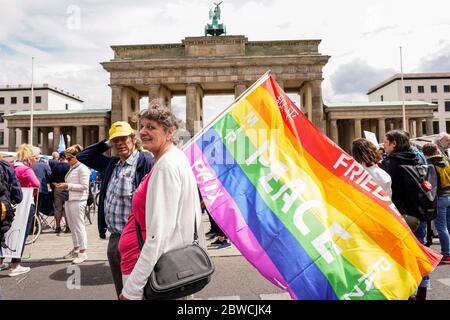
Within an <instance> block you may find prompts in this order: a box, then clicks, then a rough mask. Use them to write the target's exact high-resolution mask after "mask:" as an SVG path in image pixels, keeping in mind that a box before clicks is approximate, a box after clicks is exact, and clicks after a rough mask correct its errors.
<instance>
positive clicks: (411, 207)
mask: <svg viewBox="0 0 450 320" xmlns="http://www.w3.org/2000/svg"><path fill="white" fill-rule="evenodd" d="M399 170H401V179H402V186H403V191H402V192H405V194H406V195H407V197H406V198H407V199H408V201H406V202H405V203H403V210H404V213H407V214H408V215H411V216H413V217H416V218H417V219H419V220H420V221H431V220H433V219H435V218H436V216H437V189H438V177H437V174H436V170H435V168H434V166H433V165H400V169H399Z"/></svg>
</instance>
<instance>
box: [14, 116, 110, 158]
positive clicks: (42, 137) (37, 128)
mask: <svg viewBox="0 0 450 320" xmlns="http://www.w3.org/2000/svg"><path fill="white" fill-rule="evenodd" d="M5 118H6V119H7V121H8V137H9V138H8V148H7V149H8V150H9V151H15V150H16V149H17V147H18V146H19V145H20V144H21V143H24V142H25V141H29V140H30V139H29V132H30V112H29V111H21V112H15V113H14V114H11V115H8V116H5ZM110 123H111V111H110V110H109V109H80V110H40V111H36V112H34V114H33V131H34V133H33V140H34V145H35V146H39V147H40V148H41V150H42V153H43V154H51V153H52V152H53V151H56V150H57V148H58V145H59V142H60V139H61V135H62V137H63V138H64V143H65V145H66V147H68V146H70V145H73V144H80V145H82V146H83V147H86V146H88V145H91V144H93V143H95V142H98V141H100V140H103V139H105V138H106V132H107V130H108V128H109V127H110ZM19 134H20V137H21V139H18V137H17V135H19Z"/></svg>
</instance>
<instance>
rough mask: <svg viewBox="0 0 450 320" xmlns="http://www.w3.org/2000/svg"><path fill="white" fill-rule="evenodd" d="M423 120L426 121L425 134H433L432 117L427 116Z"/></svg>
mask: <svg viewBox="0 0 450 320" xmlns="http://www.w3.org/2000/svg"><path fill="white" fill-rule="evenodd" d="M425 122H426V130H427V135H430V134H433V118H432V117H428V118H426V120H425Z"/></svg>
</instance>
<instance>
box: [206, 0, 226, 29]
mask: <svg viewBox="0 0 450 320" xmlns="http://www.w3.org/2000/svg"><path fill="white" fill-rule="evenodd" d="M222 2H223V1H221V2H219V3H215V2H214V5H215V6H216V7H215V8H214V11H213V10H212V9H211V10H209V19H212V20H211V23H207V24H206V26H205V36H207V35H208V34H209V35H212V36H220V35H221V34H227V29H226V26H225V24H223V23H219V20H220V4H221V3H222Z"/></svg>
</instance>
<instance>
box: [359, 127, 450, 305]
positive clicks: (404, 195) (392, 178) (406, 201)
mask: <svg viewBox="0 0 450 320" xmlns="http://www.w3.org/2000/svg"><path fill="white" fill-rule="evenodd" d="M449 147H450V135H449V134H447V133H441V134H439V135H438V136H437V137H436V139H435V143H427V144H425V145H424V146H423V147H422V150H420V148H419V147H418V146H416V145H413V144H412V143H411V141H410V138H409V134H408V133H407V132H405V131H402V130H392V131H389V132H388V133H386V135H385V140H384V143H383V146H382V152H381V153H380V152H379V149H381V148H377V146H375V145H374V144H373V143H372V142H370V141H369V140H367V139H364V138H359V139H356V140H354V141H353V143H352V155H353V157H354V159H355V160H356V161H357V162H359V163H360V164H361V165H362V166H363V167H364V168H365V169H366V170H367V171H368V172H369V173H370V174H371V176H372V177H373V178H374V179H375V180H376V181H377V182H378V184H379V185H380V186H381V187H382V188H383V189H384V191H385V192H386V193H387V194H388V195H389V196H390V197H391V199H392V202H393V203H394V204H395V206H396V208H397V209H398V211H399V212H400V213H401V214H402V215H403V217H404V218H405V220H406V222H407V223H408V225H409V227H410V228H411V230H412V231H413V232H414V235H415V236H416V238H417V239H418V241H420V242H421V243H422V244H426V245H428V246H430V245H431V243H430V242H427V241H426V238H427V229H428V232H429V233H432V230H430V229H431V223H432V220H434V221H433V222H434V223H435V226H436V229H437V231H438V237H439V241H440V246H441V254H442V255H443V258H442V260H441V263H443V264H450V248H449V239H450V238H449V231H450V162H449V157H448V154H447V153H446V151H447V149H448V148H449ZM408 167H409V168H410V170H414V169H411V168H418V167H419V168H422V169H423V170H424V172H427V173H426V174H428V176H433V174H431V173H432V172H436V177H437V179H436V181H435V182H434V183H432V182H433V181H432V179H430V180H431V181H428V180H426V179H424V180H423V181H421V182H422V183H421V186H420V188H422V189H425V190H428V191H429V192H430V193H431V192H432V190H433V189H436V190H437V197H436V198H437V199H436V201H435V205H434V207H432V208H428V211H432V212H433V211H434V212H435V215H432V216H431V217H430V216H428V217H423V216H420V215H418V214H417V212H416V211H417V208H414V207H412V206H416V207H420V201H421V199H422V198H423V196H422V195H421V194H420V193H419V192H418V191H417V189H415V188H414V187H415V185H414V183H407V182H406V181H408V180H407V178H410V175H409V173H408V172H407V169H406V168H408ZM417 170H421V169H417ZM429 171H430V172H431V173H428V172H429ZM426 174H425V173H424V176H427V175H426ZM405 176H407V178H406V177H405ZM419 182H420V181H419ZM424 182H426V183H424ZM427 183H428V184H429V185H428V184H427ZM433 184H435V185H433ZM427 188H428V189H427ZM430 209H431V210H430ZM433 218H434V219H433ZM428 286H429V276H425V277H424V278H423V279H422V282H421V283H420V285H419V288H418V290H417V292H416V294H415V295H414V296H412V297H411V299H415V300H425V299H426V295H427V288H428Z"/></svg>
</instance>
